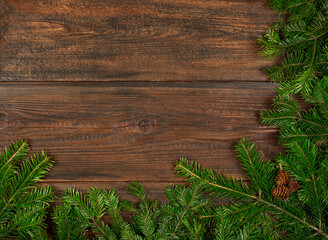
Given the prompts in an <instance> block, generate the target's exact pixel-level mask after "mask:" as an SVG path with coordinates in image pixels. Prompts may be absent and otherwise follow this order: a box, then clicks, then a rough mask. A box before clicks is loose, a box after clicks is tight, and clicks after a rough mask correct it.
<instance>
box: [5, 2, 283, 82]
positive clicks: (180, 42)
mask: <svg viewBox="0 0 328 240" xmlns="http://www.w3.org/2000/svg"><path fill="white" fill-rule="evenodd" d="M265 5H266V1H265V0H252V1H250V0H206V1H203V0H193V1H190V0H175V1H172V0H164V1H163V0H143V1H139V0H97V1H94V0H83V1H81V0H52V1H41V0H7V1H3V0H2V4H1V8H2V9H3V14H1V17H0V26H1V29H2V31H1V35H2V36H1V43H0V71H1V72H0V81H24V82H26V81H70V82H72V81H151V82H152V81H192V82H199V81H214V82H218V81H267V77H266V76H265V74H264V73H263V72H262V71H261V69H262V68H264V67H265V66H268V65H269V64H270V63H269V62H268V61H265V60H263V59H261V58H260V57H259V56H258V54H257V52H258V51H259V47H258V46H257V45H256V39H257V38H258V37H259V36H260V35H262V34H263V33H264V31H265V29H267V27H268V26H269V24H271V23H272V22H273V21H275V20H276V18H277V14H275V13H274V12H273V11H272V10H270V9H268V8H267V7H266V6H265Z"/></svg>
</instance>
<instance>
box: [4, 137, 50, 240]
mask: <svg viewBox="0 0 328 240" xmlns="http://www.w3.org/2000/svg"><path fill="white" fill-rule="evenodd" d="M29 150H30V148H29V145H28V143H27V141H21V140H20V141H17V142H15V143H12V144H11V145H10V146H9V147H6V148H5V150H4V151H2V152H1V156H0V238H1V239H11V238H12V237H13V236H16V237H18V238H20V239H29V238H31V239H37V238H40V237H41V235H42V234H43V233H44V231H45V224H44V223H43V222H44V219H45V217H46V209H47V208H48V206H49V203H50V202H51V201H52V200H53V191H52V188H51V187H36V183H37V181H40V180H41V178H42V177H44V176H45V175H46V174H47V173H48V171H49V170H50V168H51V167H52V160H51V157H49V156H47V154H46V153H45V152H41V153H39V154H35V155H33V156H32V157H30V158H27V155H28V152H29Z"/></svg>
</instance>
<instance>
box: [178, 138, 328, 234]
mask: <svg viewBox="0 0 328 240" xmlns="http://www.w3.org/2000/svg"><path fill="white" fill-rule="evenodd" d="M286 147H288V148H289V151H288V152H287V153H286V154H282V155H280V156H279V157H278V158H277V159H276V160H277V161H278V162H280V163H282V164H283V166H284V167H285V168H286V169H287V170H288V171H289V172H290V174H291V175H292V176H294V177H295V178H296V179H297V180H298V181H299V183H300V185H301V190H299V191H298V193H297V195H291V196H290V198H289V199H288V201H285V200H277V199H274V198H273V197H272V195H271V191H272V188H273V185H274V182H273V181H274V177H273V173H274V172H275V169H276V168H275V166H274V164H273V163H272V162H270V161H268V162H267V163H265V164H263V160H262V159H261V157H260V155H259V154H256V153H255V149H254V146H253V145H252V144H251V143H250V142H248V141H246V140H242V141H241V142H240V143H239V144H238V145H237V151H238V156H239V159H240V160H241V161H242V164H243V166H244V170H245V173H246V174H247V175H248V176H249V179H250V180H251V183H252V187H250V188H244V187H242V186H245V185H246V182H244V181H243V180H239V181H238V182H237V181H236V180H235V178H233V177H227V176H225V175H224V174H223V173H220V172H216V171H213V170H209V169H205V168H202V167H200V166H199V165H198V164H197V163H194V162H189V161H187V160H186V159H181V160H180V161H178V162H177V164H176V170H177V172H178V174H179V175H180V176H183V177H186V178H187V179H188V181H189V182H192V183H194V182H197V183H199V184H200V185H201V186H202V189H203V190H204V191H205V192H207V193H209V194H211V195H212V196H214V197H218V198H219V197H222V196H226V197H229V198H230V199H232V200H234V204H233V205H231V206H227V207H221V208H220V209H221V214H222V212H223V213H227V212H228V213H230V214H223V216H221V222H222V221H225V220H222V218H227V219H230V221H228V222H230V224H232V226H230V227H229V229H234V230H239V231H240V230H241V229H242V228H241V227H244V228H245V227H246V228H247V226H248V227H251V228H252V227H255V229H256V231H255V232H253V233H252V234H254V235H253V236H259V233H258V232H257V231H259V229H262V230H263V231H265V232H266V233H269V234H270V231H271V229H275V230H276V234H278V233H282V232H284V233H285V234H286V235H287V236H289V237H292V238H295V237H296V236H298V237H303V238H304V237H308V238H307V239H322V238H328V231H327V227H326V223H325V219H326V218H327V213H328V211H327V210H328V208H327V205H326V203H327V187H328V186H327V182H326V181H325V180H324V179H326V178H327V176H328V175H327V174H328V172H327V159H326V158H321V157H319V156H317V152H319V150H318V147H317V146H316V145H314V144H313V143H311V142H310V141H308V140H306V139H303V140H300V141H299V142H297V143H295V142H293V143H289V144H286ZM296 159H297V160H296ZM256 163H259V164H256ZM253 169H256V170H255V173H257V174H256V175H255V174H254V171H253ZM259 173H263V174H259ZM268 176H270V177H269V178H268ZM227 182H230V183H233V184H227ZM269 216H273V217H274V219H275V220H271V219H270V218H269ZM250 223H251V224H250ZM249 224H250V225H249ZM263 224H264V225H263ZM218 227H219V228H218V229H217V232H218V233H220V232H222V230H220V229H221V227H222V226H220V225H218ZM260 234H261V235H262V234H263V233H262V232H261V233H260ZM271 237H273V236H271ZM276 237H277V236H276Z"/></svg>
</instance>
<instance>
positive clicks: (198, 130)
mask: <svg viewBox="0 0 328 240" xmlns="http://www.w3.org/2000/svg"><path fill="white" fill-rule="evenodd" d="M273 86H274V85H273V84H271V83H232V82H231V83H109V82H107V83H106V82H101V83H42V84H41V83H40V84H37V83H1V84H0V103H1V105H0V145H1V146H2V147H3V146H5V145H7V144H9V143H10V142H11V141H13V140H14V139H22V138H27V139H29V140H30V142H31V145H32V148H33V150H35V151H40V150H42V149H44V150H47V151H48V152H49V153H50V154H51V155H53V156H54V159H55V161H56V164H55V167H54V168H53V170H52V171H51V173H50V175H49V176H48V177H47V179H48V180H78V181H133V180H136V181H154V182H156V181H181V179H180V178H178V177H177V176H175V173H174V171H173V167H174V161H175V160H176V159H177V158H179V157H188V158H189V159H190V160H196V161H198V162H200V163H201V164H203V165H204V166H206V167H211V168H213V169H219V170H222V171H224V172H226V173H227V174H234V175H236V176H237V177H242V175H241V168H240V166H239V162H238V160H236V159H235V157H234V149H233V146H234V145H235V144H236V142H237V141H239V140H240V139H241V138H242V137H247V138H250V139H251V140H253V141H255V142H256V143H257V144H258V146H259V148H261V149H262V150H264V153H265V156H266V157H272V155H274V154H276V153H277V152H278V151H279V150H281V149H280V148H279V147H278V146H277V130H276V129H272V128H267V127H263V126H261V125H260V124H259V112H260V110H265V109H268V108H270V105H271V102H272V100H271V99H272V97H273V96H274V90H273Z"/></svg>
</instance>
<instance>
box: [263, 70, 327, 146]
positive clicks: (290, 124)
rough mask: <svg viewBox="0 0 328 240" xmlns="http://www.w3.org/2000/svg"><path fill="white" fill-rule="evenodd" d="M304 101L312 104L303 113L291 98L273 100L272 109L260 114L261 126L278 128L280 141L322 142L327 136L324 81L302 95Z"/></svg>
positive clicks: (325, 81)
mask: <svg viewBox="0 0 328 240" xmlns="http://www.w3.org/2000/svg"><path fill="white" fill-rule="evenodd" d="M303 96H304V100H305V102H307V103H309V104H312V107H311V108H309V109H308V110H306V111H301V110H300V107H299V106H298V104H297V103H296V101H295V100H294V99H293V98H292V97H289V96H287V97H280V96H278V97H277V98H275V99H274V109H273V110H269V111H266V112H262V113H261V120H262V123H263V124H265V125H272V126H279V127H280V129H281V131H280V141H281V142H294V141H299V140H302V139H305V138H306V139H309V140H311V141H312V142H317V141H324V140H325V139H327V137H328V107H327V106H328V78H327V77H326V76H325V77H323V78H322V79H321V80H319V81H318V82H317V83H315V84H314V88H313V90H312V92H311V93H310V94H304V95H303Z"/></svg>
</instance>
